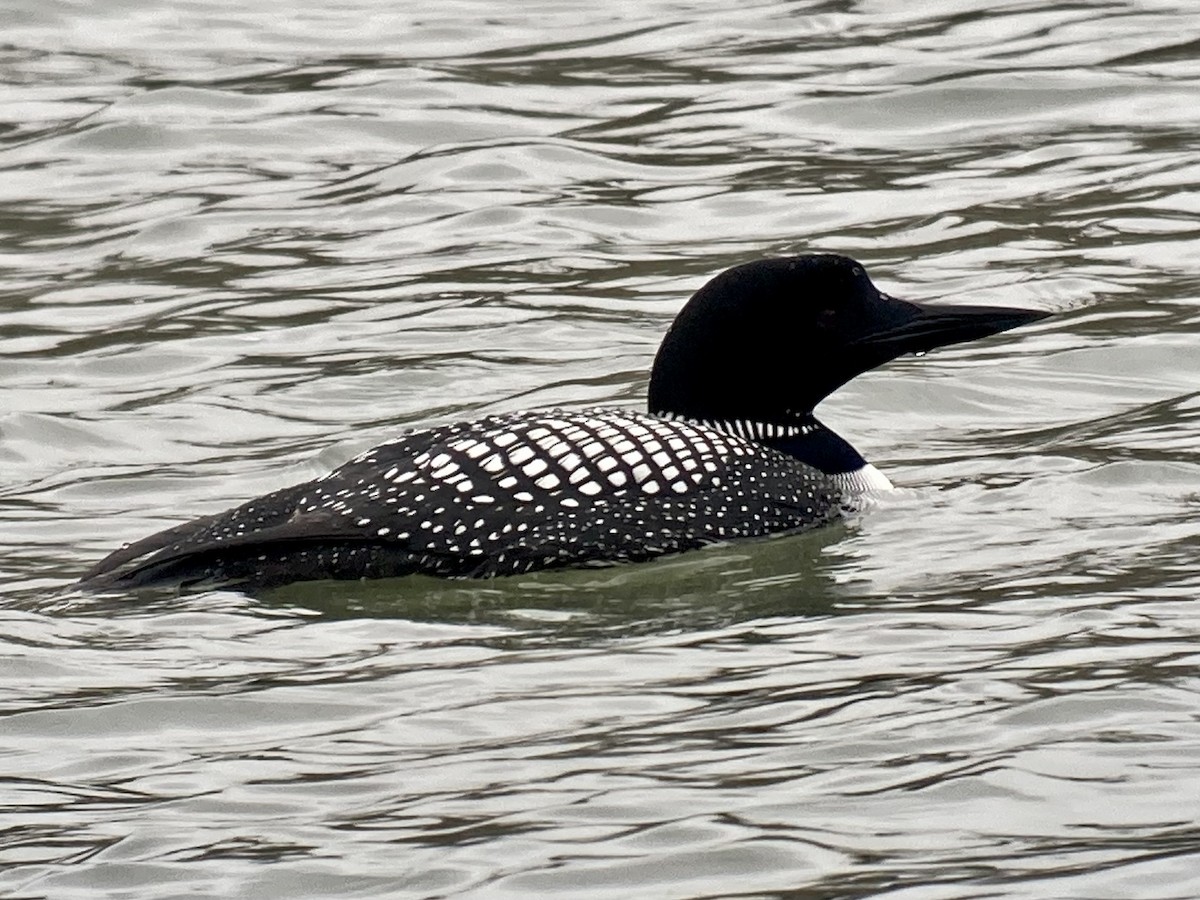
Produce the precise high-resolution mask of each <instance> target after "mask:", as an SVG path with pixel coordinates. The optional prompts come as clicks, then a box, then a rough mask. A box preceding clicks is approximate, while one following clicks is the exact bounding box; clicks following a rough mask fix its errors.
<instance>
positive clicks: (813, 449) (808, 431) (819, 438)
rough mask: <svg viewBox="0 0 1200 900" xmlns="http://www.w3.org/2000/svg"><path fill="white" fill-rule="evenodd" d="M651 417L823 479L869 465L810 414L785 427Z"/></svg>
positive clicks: (674, 415) (743, 421)
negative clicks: (767, 453) (730, 438)
mask: <svg viewBox="0 0 1200 900" xmlns="http://www.w3.org/2000/svg"><path fill="white" fill-rule="evenodd" d="M654 415H655V416H657V417H658V418H660V419H671V420H674V421H679V422H687V423H689V424H691V425H699V426H701V427H704V428H711V429H713V430H714V431H720V432H721V433H723V434H730V435H735V436H736V437H740V438H744V439H746V440H748V441H754V442H755V443H757V444H762V445H764V446H766V447H770V448H772V449H774V450H778V451H780V452H781V453H786V454H787V455H788V456H792V457H795V458H796V459H798V460H800V461H801V462H803V463H808V465H810V466H812V467H813V468H814V469H819V470H820V471H822V472H824V473H825V474H826V475H836V476H842V475H849V474H851V473H855V472H859V471H861V470H862V469H863V468H864V467H865V466H867V465H869V464H868V463H867V461H866V460H865V459H863V457H862V454H861V453H859V452H858V451H857V450H855V449H854V447H852V446H851V445H850V443H849V442H848V441H847V440H846V439H845V438H843V437H842V436H841V435H839V434H837V433H836V432H834V431H831V430H830V429H828V428H826V427H825V426H824V425H822V424H821V423H820V422H818V421H817V419H816V417H814V416H813V415H811V414H809V415H807V416H805V417H804V418H803V419H798V420H797V421H795V422H788V423H779V422H757V421H754V420H753V419H701V418H696V417H694V416H682V415H678V414H677V413H670V412H659V413H654ZM885 480H886V479H885Z"/></svg>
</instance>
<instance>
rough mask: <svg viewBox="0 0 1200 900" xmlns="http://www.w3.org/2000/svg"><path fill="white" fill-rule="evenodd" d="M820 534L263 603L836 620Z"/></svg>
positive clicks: (334, 586)
mask: <svg viewBox="0 0 1200 900" xmlns="http://www.w3.org/2000/svg"><path fill="white" fill-rule="evenodd" d="M850 527H852V526H847V525H846V524H844V523H839V524H836V525H833V526H831V527H828V528H823V529H820V530H818V531H815V532H809V533H806V534H800V535H789V536H784V537H779V538H773V539H766V540H758V541H746V542H740V543H737V544H731V545H724V546H718V547H712V548H708V549H705V550H701V551H697V552H692V553H686V554H682V555H680V556H676V557H670V558H666V559H662V560H655V561H652V562H648V563H639V564H630V565H617V566H609V567H603V568H590V569H563V570H557V571H548V572H536V573H533V574H530V575H522V576H517V577H508V578H496V579H491V580H488V581H448V580H444V579H436V578H429V577H424V576H413V577H408V578H402V579H386V580H381V581H357V582H328V581H326V582H307V583H300V584H293V585H288V586H286V587H282V588H276V589H274V590H271V591H268V592H266V593H264V594H263V595H261V596H260V597H259V598H258V599H259V601H260V602H261V603H262V604H263V606H264V607H266V608H283V607H290V608H300V609H304V610H308V611H310V612H316V613H318V614H320V615H321V616H323V617H326V618H330V619H352V618H381V619H383V618H386V619H407V620H411V621H417V622H438V623H444V624H464V625H465V624H480V625H502V626H507V627H514V628H516V629H518V630H519V631H521V632H524V633H527V634H542V635H548V634H553V635H555V637H556V639H563V638H570V637H572V636H575V637H578V638H580V639H585V640H586V639H592V638H595V637H600V636H603V635H617V634H619V635H622V636H628V635H630V634H637V633H647V634H650V633H655V634H657V633H664V632H670V631H690V630H699V629H708V628H713V627H720V626H722V625H729V624H735V623H737V622H741V621H747V620H751V619H759V618H766V617H776V616H813V615H828V614H831V613H834V612H836V611H837V608H838V605H839V603H840V602H841V601H844V600H846V599H849V597H848V596H847V594H846V591H845V590H844V589H843V588H842V586H841V585H839V584H838V583H837V581H836V580H835V578H834V577H833V574H832V569H833V568H834V567H837V566H840V565H842V563H841V561H839V560H837V559H835V558H833V557H831V556H828V555H826V554H825V550H826V548H827V547H829V546H830V545H832V544H834V543H836V542H838V541H839V540H842V539H844V538H845V537H846V535H847V531H848V529H849V528H850Z"/></svg>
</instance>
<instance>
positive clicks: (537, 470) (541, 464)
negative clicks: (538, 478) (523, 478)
mask: <svg viewBox="0 0 1200 900" xmlns="http://www.w3.org/2000/svg"><path fill="white" fill-rule="evenodd" d="M547 468H549V466H548V465H547V464H546V461H545V460H544V459H535V460H534V461H533V462H531V463H529V464H528V465H526V466H525V467H524V468H523V469H521V471H522V472H524V473H525V474H526V475H528V476H529V477H530V478H533V477H534V476H535V475H540V474H541V473H542V472H545V471H546V469H547Z"/></svg>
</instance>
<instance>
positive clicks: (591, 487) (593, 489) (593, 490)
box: [579, 481, 603, 497]
mask: <svg viewBox="0 0 1200 900" xmlns="http://www.w3.org/2000/svg"><path fill="white" fill-rule="evenodd" d="M602 490H603V488H601V487H600V485H598V484H596V482H594V481H588V482H585V483H583V484H581V485H580V486H579V492H580V493H581V494H587V495H588V496H589V497H594V496H595V495H596V494H598V493H600V491H602Z"/></svg>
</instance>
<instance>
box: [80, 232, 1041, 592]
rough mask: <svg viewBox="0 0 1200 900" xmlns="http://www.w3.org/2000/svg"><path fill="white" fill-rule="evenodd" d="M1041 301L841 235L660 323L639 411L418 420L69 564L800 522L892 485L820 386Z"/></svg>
mask: <svg viewBox="0 0 1200 900" xmlns="http://www.w3.org/2000/svg"><path fill="white" fill-rule="evenodd" d="M1047 315H1049V313H1045V312H1040V311H1034V310H1026V309H1011V308H999V307H986V306H925V305H922V304H918V303H912V302H906V301H903V300H897V299H895V298H894V297H890V296H888V295H887V294H884V293H881V292H880V291H879V290H878V289H877V288H876V287H875V285H874V284H872V282H871V280H870V278H869V277H868V276H867V274H866V272H865V271H864V269H863V267H862V266H861V265H860V264H859V263H857V262H855V261H854V260H853V259H849V258H848V257H845V256H838V255H833V254H821V255H807V256H797V257H792V258H777V259H762V260H757V261H754V262H750V263H746V264H744V265H739V266H735V267H734V268H732V269H729V270H727V271H725V272H722V273H721V274H719V275H717V276H716V277H714V278H713V279H712V280H710V281H709V282H708V283H707V284H705V285H704V286H703V287H701V288H700V290H699V291H697V292H696V294H695V295H694V296H693V297H692V298H691V300H689V301H688V303H687V304H686V305H685V306H684V307H683V309H682V310H681V311H680V313H679V315H678V316H677V317H676V319H675V321H674V323H673V324H672V325H671V327H670V329H669V330H668V331H667V333H666V336H665V337H664V338H663V341H662V345H661V346H660V347H659V350H658V354H657V356H656V357H655V360H654V366H653V369H652V371H651V375H650V387H649V396H648V407H649V412H648V414H647V413H640V412H633V411H628V410H624V409H603V408H601V409H583V410H578V411H564V410H548V411H547V410H538V411H529V412H519V413H513V414H508V415H494V416H488V417H486V418H482V419H477V420H475V421H470V422H459V423H453V424H448V425H441V426H438V427H434V428H427V429H421V430H418V431H410V432H408V433H406V434H403V435H401V436H400V437H397V438H395V439H394V440H391V441H388V442H386V443H384V444H381V445H379V446H378V447H375V448H374V449H372V450H368V451H367V452H365V453H363V454H361V455H359V456H357V457H356V458H354V459H352V460H350V461H349V462H347V463H346V464H345V465H343V466H341V467H340V468H338V469H335V470H334V471H333V472H330V473H329V474H328V475H325V476H323V477H321V478H317V479H315V480H313V481H309V482H306V483H304V484H300V485H296V486H294V487H288V488H284V489H282V490H278V491H275V492H274V493H271V494H267V495H265V496H263V497H259V498H257V499H254V500H251V501H249V502H247V503H244V504H242V505H241V506H238V507H235V508H234V509H230V510H227V511H225V512H222V513H218V514H216V515H211V516H203V517H201V518H198V519H195V520H193V521H191V522H187V523H185V524H183V525H179V526H176V527H174V528H170V529H168V530H166V531H163V532H160V533H158V534H154V535H151V536H150V537H147V538H144V539H142V540H140V541H137V542H136V543H133V544H130V545H128V546H125V547H123V548H121V549H119V550H117V551H115V552H114V553H112V554H110V555H109V556H107V557H106V558H104V559H103V560H101V561H100V562H99V563H98V564H96V565H95V566H94V567H93V568H92V569H91V570H90V571H88V572H87V573H86V574H85V575H84V576H83V578H82V579H81V580H80V585H81V586H84V587H89V588H102V587H136V586H146V585H179V586H187V585H200V584H203V585H205V586H208V585H218V584H223V585H232V586H237V587H240V588H243V589H249V588H263V587H271V586H276V585H280V584H286V583H288V582H293V581H308V580H319V579H347V578H385V577H392V576H400V575H408V574H412V573H425V574H429V575H438V576H460V577H481V576H492V575H509V574H516V573H521V572H528V571H531V570H534V569H545V568H552V567H560V566H579V565H588V564H597V563H612V562H619V561H638V560H645V559H649V558H651V557H655V556H659V555H662V554H666V553H675V552H679V551H683V550H689V549H693V548H697V547H700V546H703V545H705V544H711V543H714V542H721V541H725V540H729V539H733V538H744V537H754V536H760V535H767V534H772V533H775V532H782V531H798V530H803V529H807V528H812V527H815V526H818V525H821V524H823V523H825V522H828V521H830V520H831V519H834V518H836V517H838V516H839V515H840V514H841V513H842V510H843V507H844V505H845V504H846V503H847V502H848V501H850V500H851V499H852V497H853V495H855V494H859V493H862V492H863V491H867V490H871V489H878V488H889V487H891V484H890V482H888V480H887V479H886V477H884V476H883V474H882V473H880V472H879V471H878V470H876V469H875V468H874V467H873V466H870V465H869V464H868V463H867V462H866V461H865V460H864V459H863V457H862V456H861V455H860V454H859V453H858V452H857V451H856V450H855V449H854V448H853V447H852V446H850V444H849V443H847V442H846V441H845V440H843V439H842V438H841V437H839V436H838V435H837V434H835V433H834V432H833V431H831V430H830V429H828V428H826V427H825V426H824V425H822V424H821V423H820V422H819V421H817V419H816V418H815V417H814V416H813V409H814V407H816V405H817V404H818V403H819V402H820V401H821V400H822V399H824V398H825V397H826V396H828V395H829V394H830V393H831V392H832V391H834V390H835V389H836V388H838V387H840V386H841V385H843V384H845V383H846V382H847V381H849V380H850V379H851V378H853V377H854V376H855V375H858V374H860V373H862V372H865V371H867V370H868V369H872V368H875V367H876V366H878V365H880V364H882V363H884V362H887V361H888V360H890V359H894V358H895V357H897V356H900V355H902V354H905V353H923V352H925V351H928V350H932V349H934V348H935V347H940V346H943V345H946V344H954V343H958V342H962V341H970V340H974V339H976V338H981V337H985V336H987V335H990V334H995V333H997V332H1000V331H1005V330H1007V329H1009V328H1014V327H1016V326H1018V325H1023V324H1025V323H1028V322H1034V321H1037V320H1038V319H1042V318H1044V317H1045V316H1047Z"/></svg>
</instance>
